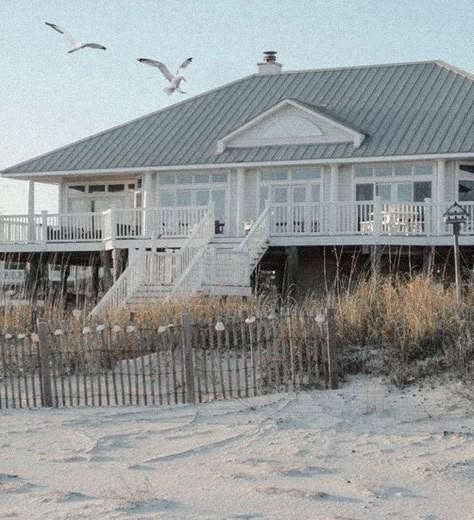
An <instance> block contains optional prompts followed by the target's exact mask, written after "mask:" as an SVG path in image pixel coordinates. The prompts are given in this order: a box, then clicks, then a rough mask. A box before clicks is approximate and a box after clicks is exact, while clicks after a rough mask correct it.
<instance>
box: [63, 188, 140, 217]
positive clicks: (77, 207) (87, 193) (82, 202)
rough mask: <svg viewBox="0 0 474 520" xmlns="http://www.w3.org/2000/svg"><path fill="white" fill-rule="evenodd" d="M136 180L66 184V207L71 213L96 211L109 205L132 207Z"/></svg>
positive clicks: (107, 207)
mask: <svg viewBox="0 0 474 520" xmlns="http://www.w3.org/2000/svg"><path fill="white" fill-rule="evenodd" d="M136 186H137V182H136V181H121V182H91V183H87V184H76V183H75V184H68V185H67V208H68V211H70V212H72V213H91V212H92V213H97V212H100V211H105V210H106V209H109V208H111V207H115V208H128V207H133V204H134V193H135V189H136Z"/></svg>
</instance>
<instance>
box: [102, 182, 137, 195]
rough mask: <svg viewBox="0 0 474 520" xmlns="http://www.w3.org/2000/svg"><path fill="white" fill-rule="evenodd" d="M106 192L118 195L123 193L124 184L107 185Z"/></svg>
mask: <svg viewBox="0 0 474 520" xmlns="http://www.w3.org/2000/svg"><path fill="white" fill-rule="evenodd" d="M132 186H133V184H132ZM107 191H108V192H109V193H118V192H120V191H125V184H109V186H108V188H107Z"/></svg>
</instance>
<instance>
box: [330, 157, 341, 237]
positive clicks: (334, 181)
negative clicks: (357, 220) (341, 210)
mask: <svg viewBox="0 0 474 520" xmlns="http://www.w3.org/2000/svg"><path fill="white" fill-rule="evenodd" d="M338 183H339V164H331V175H330V183H329V202H330V203H331V208H330V212H329V218H330V222H329V230H330V233H331V235H334V234H335V233H336V231H337V204H336V203H337V202H338V199H339V193H338V188H339V185H338Z"/></svg>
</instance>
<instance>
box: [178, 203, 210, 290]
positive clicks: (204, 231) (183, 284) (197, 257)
mask: <svg viewBox="0 0 474 520" xmlns="http://www.w3.org/2000/svg"><path fill="white" fill-rule="evenodd" d="M213 236H214V209H213V207H212V206H210V207H209V212H208V214H207V218H205V219H202V220H201V221H200V222H199V223H198V224H196V226H195V227H194V229H193V230H192V231H191V233H190V235H189V238H188V239H187V240H186V243H185V244H184V246H183V247H182V248H181V250H180V253H179V254H180V256H181V262H180V266H179V270H178V272H177V273H176V274H177V276H176V278H177V281H176V284H175V285H174V287H173V289H172V291H171V294H172V295H174V294H178V293H183V292H186V293H188V294H193V293H195V292H196V291H197V290H198V289H199V287H200V286H201V285H202V283H203V280H202V276H196V274H197V272H196V271H197V269H198V267H199V265H200V262H202V258H203V256H204V253H205V252H206V248H207V246H208V244H209V242H210V241H211V239H212V237H213ZM193 276H194V277H195V280H194V282H195V283H192V284H191V283H190V277H193Z"/></svg>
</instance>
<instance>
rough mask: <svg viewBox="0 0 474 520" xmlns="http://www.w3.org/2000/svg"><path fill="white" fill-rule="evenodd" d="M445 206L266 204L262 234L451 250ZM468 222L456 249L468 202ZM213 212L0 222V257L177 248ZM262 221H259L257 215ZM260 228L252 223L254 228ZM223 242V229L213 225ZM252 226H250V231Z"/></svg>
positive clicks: (274, 241)
mask: <svg viewBox="0 0 474 520" xmlns="http://www.w3.org/2000/svg"><path fill="white" fill-rule="evenodd" d="M450 204H451V203H448V202H446V203H433V202H432V201H431V200H429V199H426V200H425V202H422V203H420V202H416V203H384V202H382V201H381V200H380V199H378V198H376V200H374V201H370V202H335V203H301V204H300V203H286V204H277V203H272V204H269V205H267V207H266V209H265V210H264V213H265V214H266V215H267V216H268V221H267V224H266V226H265V228H266V229H265V231H264V233H265V234H267V239H268V240H269V243H270V245H277V246H278V245H291V244H293V245H328V244H335V245H337V244H344V243H347V244H367V245H370V244H373V243H383V242H386V243H400V244H404V243H407V244H409V243H418V244H420V245H422V244H427V245H437V244H440V245H444V244H447V243H449V240H450V235H451V229H449V226H447V225H446V224H445V223H444V221H443V214H444V212H445V211H446V209H447V208H448V207H449V206H450ZM461 205H462V207H463V208H464V209H465V210H466V211H467V212H468V214H469V218H468V220H467V222H466V223H465V224H463V225H462V227H461V235H462V241H463V242H462V243H464V244H469V245H470V244H474V202H469V203H462V204H461ZM211 212H212V208H211V207H202V206H199V207H185V206H183V207H174V208H151V209H142V208H136V209H113V208H112V209H109V210H106V211H104V212H100V213H97V212H96V213H55V214H52V213H48V212H46V211H43V212H42V213H41V214H35V215H32V216H29V215H2V216H0V252H22V251H31V252H33V251H63V250H75V251H85V250H90V251H99V250H109V249H114V248H124V249H128V248H134V249H135V248H140V247H143V246H148V247H150V245H151V243H152V242H153V243H154V244H156V247H163V248H166V247H178V248H179V247H181V246H182V245H183V243H184V241H185V240H186V239H187V238H188V237H189V235H190V233H191V231H192V230H193V229H194V228H195V227H196V225H197V224H199V223H200V222H201V221H202V220H203V219H206V218H208V216H209V215H210V213H211ZM262 214H263V213H262ZM257 221H258V220H257ZM213 224H214V225H213V226H212V228H213V229H212V234H213V235H214V237H215V238H217V239H219V237H222V238H221V241H225V240H227V239H229V240H230V239H232V238H241V239H243V238H244V236H245V231H244V226H243V223H242V226H241V230H239V235H241V236H240V237H229V236H228V235H227V236H225V235H224V234H223V230H224V228H225V225H226V223H225V222H223V221H220V220H213ZM254 225H255V224H252V226H254Z"/></svg>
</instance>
